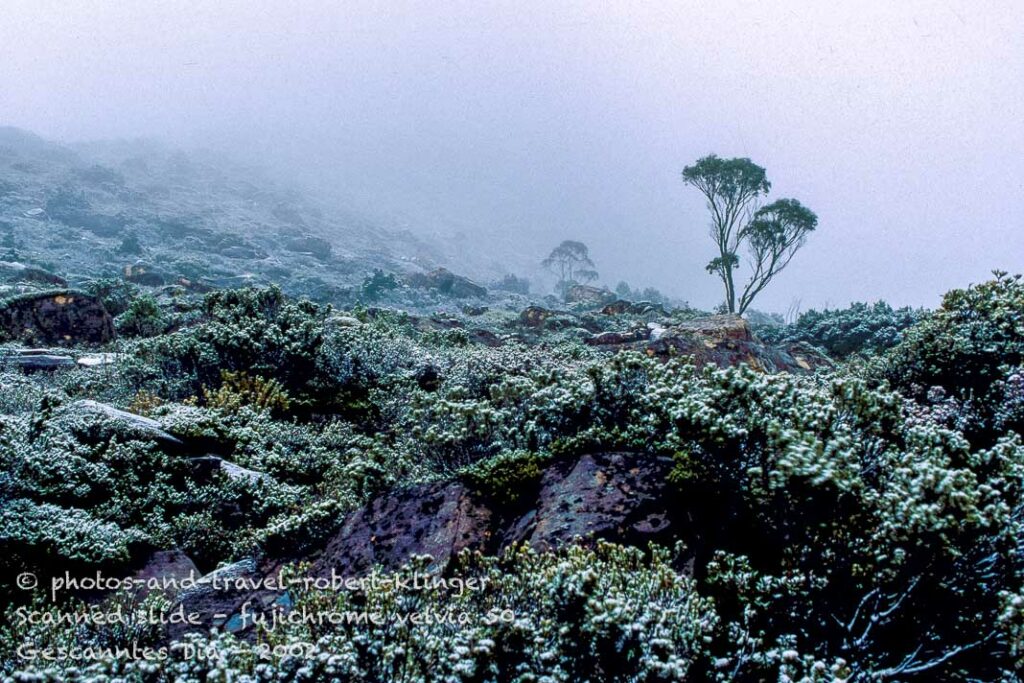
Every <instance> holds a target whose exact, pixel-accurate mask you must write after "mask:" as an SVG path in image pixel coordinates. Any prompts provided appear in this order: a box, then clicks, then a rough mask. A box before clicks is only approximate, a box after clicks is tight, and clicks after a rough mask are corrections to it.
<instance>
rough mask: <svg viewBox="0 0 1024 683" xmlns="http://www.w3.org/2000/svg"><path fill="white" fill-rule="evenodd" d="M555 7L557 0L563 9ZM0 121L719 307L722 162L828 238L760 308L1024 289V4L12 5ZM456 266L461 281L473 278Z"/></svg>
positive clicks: (912, 300) (4, 44)
mask: <svg viewBox="0 0 1024 683" xmlns="http://www.w3.org/2000/svg"><path fill="white" fill-rule="evenodd" d="M556 4H557V6H556ZM2 13H3V16H2V18H0V125H3V124H6V125H14V126H19V127H22V128H26V129H29V130H32V131H35V132H37V133H39V134H40V135H43V136H45V137H50V138H53V139H57V140H60V141H66V142H72V141H80V140H89V139H96V138H122V137H129V138H132V137H153V138H158V139H161V140H165V141H168V142H169V143H171V144H175V145H181V146H184V147H212V148H214V149H219V150H222V151H225V152H228V153H230V154H232V155H235V156H238V157H241V158H244V159H246V160H248V161H250V162H254V163H258V164H260V165H262V166H266V167H267V168H268V169H270V170H271V171H272V172H273V173H274V174H276V175H278V176H280V177H282V178H285V179H287V180H288V181H289V182H293V183H296V184H298V185H301V186H304V187H307V188H310V189H311V190H312V191H315V192H320V193H325V194H329V195H330V196H332V197H334V198H336V200H337V201H338V203H339V204H340V205H344V206H347V207H352V208H354V209H356V210H358V211H361V212H363V213H365V214H366V215H371V216H374V217H375V218H376V219H377V220H379V221H380V222H381V223H382V224H386V225H389V226H397V227H404V228H409V229H411V230H413V231H415V232H417V233H421V234H424V235H438V236H442V237H451V236H453V235H458V234H460V233H461V234H462V235H463V236H464V239H465V240H466V249H467V250H472V251H473V252H474V254H475V258H479V259H483V260H487V261H491V262H497V263H501V264H506V265H507V267H508V268H509V269H511V270H515V271H517V272H525V271H526V270H527V269H528V268H532V267H534V264H535V263H536V262H537V261H539V260H540V259H541V258H542V257H543V256H544V255H545V254H546V252H547V251H549V250H550V248H551V247H552V246H554V245H555V244H557V242H558V241H560V240H562V239H566V238H572V239H579V240H583V241H585V242H586V243H587V244H588V245H589V246H590V248H591V253H592V257H593V259H594V261H595V262H596V264H597V268H598V270H599V271H600V273H601V276H602V281H603V282H604V283H605V284H607V285H609V286H612V287H614V286H615V284H616V282H618V281H619V280H622V279H625V280H628V281H629V282H630V284H632V285H634V286H655V287H658V288H659V289H662V290H663V291H665V292H666V293H669V294H672V295H675V296H678V297H681V298H684V299H688V300H689V301H690V302H691V303H693V304H694V305H698V306H704V307H710V306H713V305H715V304H716V303H717V302H718V301H720V300H721V293H720V285H719V284H718V283H717V281H716V280H715V279H714V278H713V277H712V276H710V275H708V274H707V273H705V271H704V265H705V264H706V263H707V262H708V260H709V259H710V258H711V257H712V256H713V255H714V253H713V249H712V245H711V242H710V240H709V238H708V237H707V223H708V217H707V212H706V210H705V208H704V206H703V203H702V201H701V198H700V196H699V195H698V194H697V193H696V191H694V190H692V189H690V188H687V187H685V186H684V185H683V184H682V182H681V180H680V171H681V169H682V168H683V166H685V165H687V164H690V163H692V162H693V161H695V160H696V159H697V158H698V157H700V156H703V155H705V154H708V153H711V152H714V153H717V154H719V155H720V156H745V157H750V158H751V159H753V160H754V161H755V162H757V163H759V164H761V165H763V166H765V167H766V168H767V169H768V173H769V178H770V179H771V181H772V183H773V192H772V195H771V197H772V198H777V197H787V196H792V197H796V198H798V199H800V201H801V202H803V203H804V204H806V205H808V206H809V207H811V208H812V209H813V210H814V211H815V212H816V213H817V214H818V216H819V221H820V222H819V227H818V230H817V231H816V232H815V233H814V234H813V235H811V237H810V239H809V241H808V244H807V246H806V248H805V249H804V251H803V252H801V253H800V254H799V255H798V256H797V257H796V259H795V260H794V261H793V263H792V264H791V265H790V266H789V269H788V270H786V271H785V272H784V273H783V274H782V275H781V276H780V277H779V278H778V280H777V281H776V282H775V283H773V285H772V286H771V287H769V288H768V289H767V290H766V291H765V292H764V293H763V294H762V295H761V297H760V298H759V299H758V301H757V303H756V304H755V308H760V309H763V310H774V311H783V310H785V309H786V308H787V307H789V306H790V305H791V303H793V302H794V301H797V300H799V301H800V302H801V305H802V307H803V308H804V309H807V308H810V307H820V306H823V305H826V304H830V305H833V306H835V305H844V304H846V303H847V302H849V301H851V300H876V299H879V298H881V299H886V300H888V301H890V302H891V303H894V304H901V305H902V304H913V305H928V306H933V305H935V304H936V303H937V302H938V299H939V296H940V294H941V293H942V292H943V291H945V290H947V289H949V288H952V287H955V286H963V285H966V284H968V283H970V282H976V281H979V280H981V279H984V278H985V276H986V275H987V273H988V272H989V271H990V270H992V269H995V268H1000V269H1005V270H1009V271H1015V272H1019V271H1024V229H1022V228H1024V225H1022V220H1021V219H1022V216H1024V180H1022V177H1024V173H1022V172H1024V125H1022V124H1021V121H1022V120H1024V44H1022V43H1021V41H1020V39H1019V36H1020V31H1021V29H1022V28H1024V12H1022V9H1021V8H1020V6H1019V5H1018V4H1017V3H1015V2H1013V1H1012V0H1009V1H1006V2H985V3H978V2H900V3H892V2H857V3H845V6H841V5H840V4H837V3H820V2H806V3H804V2H776V3H753V2H751V3H738V2H722V1H721V0H712V1H709V2H696V1H693V0H686V1H684V2H671V3H669V2H664V3H649V4H647V3H640V2H632V1H631V2H590V3H550V2H546V1H538V0H520V1H519V2H515V3H511V2H510V3H477V2H465V3H450V2H437V1H434V2H429V3H397V2H394V3H373V2H351V1H348V2H336V1H330V2H329V1H313V0H303V1H296V2H290V3H281V2H267V1H258V2H254V1H251V0H250V1H237V2H224V1H219V2H197V1H195V0H193V1H188V2H186V1H183V0H173V1H167V2H161V3H145V2H125V1H124V0H120V1H117V0H109V1H101V0H97V1H93V2H87V1H85V0H67V1H65V2H60V3H47V2H40V1H39V0H13V1H12V0H5V2H4V6H3V12H2ZM453 267H454V269H457V267H458V264H453Z"/></svg>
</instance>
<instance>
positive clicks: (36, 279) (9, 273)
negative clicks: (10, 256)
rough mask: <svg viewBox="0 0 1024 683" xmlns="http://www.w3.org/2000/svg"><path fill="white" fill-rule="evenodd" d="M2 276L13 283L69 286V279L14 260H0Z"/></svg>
mask: <svg viewBox="0 0 1024 683" xmlns="http://www.w3.org/2000/svg"><path fill="white" fill-rule="evenodd" d="M0 278H3V280H4V282H11V283H18V282H27V283H31V284H41V285H49V286H52V287H67V286H68V282H67V280H65V279H64V278H62V277H60V276H59V275H54V274H53V273H51V272H49V271H46V270H43V269H42V268H35V267H33V266H26V265H25V264H24V263H16V262H13V261H0Z"/></svg>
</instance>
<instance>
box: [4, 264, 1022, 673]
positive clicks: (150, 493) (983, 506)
mask: <svg viewBox="0 0 1024 683" xmlns="http://www.w3.org/2000/svg"><path fill="white" fill-rule="evenodd" d="M108 295H109V296H111V297H115V296H117V293H116V292H114V291H111V292H109V293H108ZM125 297H126V298H125V299H124V301H123V302H122V303H121V304H120V305H119V308H120V310H121V313H120V315H119V316H118V328H119V330H120V331H121V334H122V339H121V341H119V342H118V344H119V348H118V349H117V350H118V352H119V353H121V354H123V355H122V356H121V358H120V360H119V362H117V363H115V364H113V365H103V366H98V367H93V368H86V369H81V368H79V369H73V370H68V371H59V372H56V373H52V374H42V373H38V374H33V375H23V374H21V373H19V372H17V371H15V370H13V369H9V370H6V371H4V372H3V374H2V375H0V384H2V388H0V573H2V574H3V575H4V576H11V577H13V576H15V575H17V574H18V573H20V572H23V571H32V572H35V573H37V574H39V575H40V576H44V577H45V576H49V575H50V574H52V573H54V572H58V571H59V572H63V571H64V570H65V569H70V570H71V571H91V570H94V569H96V568H108V569H111V570H114V569H116V568H117V567H120V566H124V565H125V564H126V563H128V562H129V561H130V560H131V559H132V558H137V557H139V556H141V555H143V554H145V553H146V552H147V550H148V549H152V548H178V549H181V550H183V551H184V552H186V553H187V554H188V555H189V556H190V557H191V558H192V559H193V560H194V561H195V562H196V563H197V565H198V566H199V567H200V569H202V570H203V571H208V570H211V569H213V568H215V567H217V566H218V565H219V564H222V563H225V562H230V561H235V560H239V559H244V558H249V557H271V556H274V557H284V558H297V557H304V556H305V555H306V554H308V552H309V551H311V550H313V549H315V548H316V547H318V545H319V544H321V543H322V542H323V540H324V539H325V538H327V537H328V536H329V535H330V534H331V533H332V532H333V531H334V530H335V529H336V528H337V527H338V526H339V524H340V523H341V521H342V520H343V519H344V516H345V513H346V512H348V511H351V510H353V509H355V508H356V507H358V506H359V505H360V504H362V503H363V502H365V501H367V500H370V499H373V498H374V497H376V496H379V495H381V494H383V493H384V492H385V491H388V490H391V489H393V488H395V487H402V486H407V485H409V484H410V483H412V482H417V481H441V480H448V479H457V480H460V481H464V482H466V483H467V485H468V486H470V487H471V488H472V489H473V490H474V491H476V492H478V493H479V494H480V495H482V496H485V497H487V498H488V499H490V500H493V501H495V502H496V504H497V505H504V506H509V505H515V504H516V498H517V496H518V494H519V492H520V491H522V490H524V488H526V487H528V486H531V485H533V484H534V483H535V482H536V481H537V480H538V479H539V477H540V476H541V473H542V472H543V470H544V468H545V467H548V466H549V465H550V464H551V463H555V462H559V461H560V460H565V459H571V458H574V457H577V456H579V455H580V454H583V453H590V452H597V451H607V450H622V451H629V452H635V453H643V454H645V456H646V457H650V458H651V459H652V462H653V460H654V459H655V458H659V457H661V458H670V459H671V461H672V463H673V464H672V467H671V470H670V472H669V474H668V475H667V478H666V482H665V486H666V488H665V495H666V496H671V497H672V500H673V501H676V502H675V503H674V505H676V506H677V507H678V508H679V514H680V515H684V516H686V517H687V518H688V519H689V520H690V527H689V528H688V530H687V535H685V536H684V537H680V538H679V539H678V541H679V545H678V546H677V547H672V548H639V549H631V548H626V547H620V546H614V545H610V544H605V543H599V544H597V545H594V546H589V547H567V548H563V549H560V550H558V551H556V552H553V553H548V552H539V551H537V550H531V549H528V548H513V549H510V550H509V551H507V552H506V553H504V554H503V555H501V556H499V557H481V556H479V555H466V556H464V557H463V558H462V560H461V564H460V566H458V567H450V568H449V569H448V570H447V572H448V573H450V574H461V575H467V576H478V577H489V579H490V581H489V582H488V588H487V590H485V591H482V592H475V593H465V594H456V593H454V592H453V591H451V590H450V589H443V588H437V589H436V590H431V591H427V592H416V593H411V592H410V593H403V592H402V591H393V590H388V589H377V590H373V589H367V590H365V591H362V592H358V593H350V594H343V595H336V596H332V597H331V598H330V599H332V600H336V601H339V603H338V604H335V605H333V608H335V609H341V608H343V607H346V606H349V607H352V606H359V608H360V609H362V608H364V607H365V606H367V605H372V606H375V608H377V609H379V611H381V612H382V613H384V614H386V615H388V617H387V619H386V620H385V622H386V623H385V624H384V625H367V624H361V625H351V624H346V625H342V626H338V627H332V628H322V627H320V628H313V627H310V626H308V625H300V626H292V627H289V628H287V629H284V630H278V631H276V632H274V633H273V634H266V635H265V637H264V638H265V639H264V642H265V643H271V644H281V643H288V642H300V641H301V642H310V643H313V644H315V652H313V653H312V655H313V656H312V657H308V656H305V655H308V654H310V653H304V656H281V657H275V658H272V659H270V660H267V661H262V660H260V659H259V658H257V657H255V656H254V650H253V648H254V647H256V646H255V645H254V644H252V643H250V642H247V641H244V640H239V639H237V638H236V637H235V636H232V635H225V634H223V633H217V634H208V635H206V636H201V637H196V638H197V639H198V640H197V642H198V641H203V642H207V643H208V644H210V645H212V647H214V648H215V649H216V650H217V651H218V652H219V653H220V654H221V656H222V659H220V660H219V661H215V662H210V661H199V660H195V659H187V658H180V659H178V660H174V661H172V662H167V663H163V664H159V665H157V664H149V663H143V662H125V661H115V660H104V661H100V662H98V663H92V664H81V663H75V662H59V663H51V664H43V663H36V664H34V665H32V666H28V667H26V665H25V664H24V662H21V661H20V660H19V659H18V657H17V655H16V652H17V648H18V647H19V646H21V645H23V644H24V643H26V642H28V643H31V644H32V645H33V646H34V647H37V648H42V647H46V646H58V645H59V646H65V647H67V646H70V645H73V644H75V645H78V646H81V647H85V646H93V647H111V646H114V645H117V644H123V643H127V642H130V641H136V642H144V643H157V642H160V641H161V638H163V637H164V636H163V634H162V633H161V632H159V630H158V629H151V628H146V627H144V626H143V625H136V627H135V628H119V629H115V628H102V627H91V628H86V627H74V626H64V627H44V626H40V625H26V624H19V623H16V620H15V619H14V617H13V616H12V615H13V607H14V606H15V605H21V604H24V602H25V601H26V599H28V598H27V596H26V594H25V592H24V591H17V590H15V589H14V588H13V586H12V585H11V584H10V582H7V583H6V585H5V586H3V588H2V591H3V593H0V600H3V601H5V602H8V603H10V606H11V608H12V609H11V610H8V611H5V615H7V616H5V622H4V623H3V625H2V629H0V653H2V662H3V663H2V664H0V667H2V668H0V670H2V672H3V674H4V675H9V676H15V677H16V678H22V679H24V680H68V679H72V678H75V677H82V678H89V677H92V678H93V679H95V680H115V679H116V680H138V681H144V680H145V681H149V680H197V681H199V680H228V679H229V678H230V677H231V676H237V675H243V674H244V675H247V676H250V677H251V678H250V679H247V680H271V679H274V680H353V681H358V680H364V681H379V680H465V681H487V680H521V681H529V680H535V681H540V680H548V681H550V680H563V681H576V680H592V681H598V680H606V681H613V680H615V681H618V680H634V681H652V680H708V681H762V680H789V681H868V680H893V681H915V680H919V681H935V680H944V681H964V682H966V681H997V680H1001V681H1012V680H1017V678H1016V676H1017V674H1016V671H1017V666H1018V664H1024V660H1021V659H1020V658H1021V656H1022V653H1024V649H1022V648H1024V581H1022V578H1024V566H1022V565H1021V562H1020V559H1019V557H1020V554H1019V547H1020V544H1021V541H1022V539H1024V529H1022V527H1021V522H1022V519H1021V514H1022V510H1024V444H1022V442H1021V439H1020V437H1019V434H1020V432H1021V429H1022V426H1024V366H1022V364H1024V284H1022V282H1021V280H1020V279H1019V278H1017V277H1011V276H1008V275H1005V274H1001V273H1000V274H997V276H996V278H995V279H994V280H992V281H990V282H987V283H983V284H981V285H978V286H974V287H970V288H968V289H964V290H957V291H953V292H950V293H949V294H948V295H947V296H946V297H945V299H944V302H943V305H942V306H941V307H940V308H939V309H938V310H937V311H935V312H933V313H932V314H930V315H927V316H925V315H923V314H921V313H918V312H915V311H908V310H901V311H893V310H892V309H891V308H889V307H887V306H885V305H884V304H878V305H874V306H864V305H858V306H854V307H852V308H850V309H847V310H845V311H833V312H825V313H809V314H805V316H803V317H802V318H801V319H800V320H799V321H798V322H797V323H796V324H795V325H793V326H790V327H787V328H784V329H780V330H777V331H775V332H774V334H777V335H779V339H792V340H801V341H810V342H812V343H815V344H817V345H820V346H823V347H825V348H826V349H828V350H830V351H832V352H833V353H835V354H836V355H837V356H845V355H848V354H854V353H856V354H859V356H860V357H858V358H857V360H856V361H855V362H853V363H850V364H848V365H845V366H844V365H841V366H839V367H838V368H837V369H836V370H835V371H834V372H830V373H819V374H816V375H806V376H795V375H788V374H778V375H767V374H762V373H759V372H756V371H755V370H753V369H751V368H748V367H745V366H744V367H738V368H731V369H724V370H723V369H717V368H710V367H709V368H704V369H698V368H696V367H695V366H694V365H693V364H692V363H691V362H690V361H689V360H688V359H687V358H686V357H678V358H674V359H671V360H669V361H668V362H659V361H657V360H655V359H653V358H650V357H648V356H646V355H644V354H640V353H635V352H631V351H625V352H621V353H617V354H614V355H612V354H608V353H606V352H603V351H598V350H596V349H594V348H593V347H590V346H585V345H583V344H581V343H579V342H578V341H576V339H575V338H574V336H573V335H572V334H567V333H561V332H550V333H545V334H544V335H542V336H541V338H540V339H539V340H533V341H527V340H523V339H517V338H516V337H515V336H514V335H512V336H507V338H506V339H505V343H503V344H502V345H500V346H488V345H484V344H480V343H476V342H474V341H473V340H472V339H471V338H470V337H469V335H468V334H467V331H466V330H464V329H458V328H456V329H443V330H424V329H422V327H421V326H417V325H416V324H415V320H414V319H412V318H410V317H409V316H408V315H405V314H401V313H394V312H387V311H379V310H366V309H358V310H355V311H352V312H350V313H339V312H337V311H335V310H333V309H332V308H331V307H330V306H326V305H323V304H317V303H312V302H309V301H305V300H292V299H289V298H287V297H285V296H284V295H282V294H281V292H280V291H278V290H276V289H273V288H269V289H240V290H227V291H218V292H214V293H211V294H208V295H206V296H205V297H202V298H201V299H180V300H175V301H174V302H173V304H163V303H162V304H161V305H156V304H155V303H154V302H153V301H151V300H147V299H146V298H145V295H139V294H138V293H131V292H129V293H128V294H126V295H125ZM489 320H491V323H490V324H492V326H493V327H494V329H495V330H497V331H498V332H502V331H503V330H504V331H507V329H506V328H503V327H502V326H503V325H505V324H506V323H504V322H501V320H500V319H499V318H497V317H495V318H491V319H489ZM82 399H93V400H97V401H102V402H104V403H109V404H112V405H114V406H117V407H119V408H122V409H126V410H129V411H131V412H133V413H135V414H139V415H145V416H148V417H151V418H153V419H154V420H156V421H157V422H158V423H159V426H160V427H161V428H162V429H165V430H167V431H168V432H170V433H172V434H175V435H178V436H180V437H181V438H182V439H191V440H193V442H196V443H201V444H203V447H204V448H206V449H208V451H209V452H210V453H215V454H218V455H220V456H223V457H225V458H229V459H230V460H231V461H232V462H234V463H235V464H237V465H239V466H241V467H244V468H247V469H248V470H251V471H252V472H255V473H260V474H261V475H265V476H249V477H230V476H227V474H225V473H224V472H215V473H213V474H211V475H210V476H207V477H197V476H195V474H194V472H192V470H190V467H191V466H192V465H191V464H190V462H189V461H188V460H187V459H183V458H181V457H179V456H178V455H176V454H175V453H174V452H173V449H171V448H163V447H159V444H155V442H154V439H156V438H158V437H156V436H154V432H151V431H146V429H144V428H142V427H139V426H137V425H132V424H127V423H124V422H118V421H117V420H114V421H111V420H107V419H103V417H102V416H97V414H96V413H94V412H90V411H88V410H83V409H82V403H81V402H80V401H81V400H82ZM426 562H427V560H424V559H420V558H410V565H409V566H408V567H407V568H406V569H405V570H403V571H405V572H414V571H416V570H417V569H422V568H423V567H425V566H426V564H424V563H426ZM152 599H155V598H152ZM294 599H295V604H296V605H297V606H302V605H316V604H319V603H322V601H324V600H326V599H328V598H327V597H325V596H324V595H323V594H318V593H309V594H297V595H295V596H294ZM41 607H43V608H46V609H51V610H58V609H59V610H63V611H67V610H68V609H72V607H73V605H69V604H61V605H51V604H49V603H41ZM425 608H431V609H436V610H444V609H451V610H457V611H461V612H463V613H467V614H470V615H472V616H473V618H472V619H471V620H470V621H469V623H466V624H442V623H423V624H416V625H409V624H405V625H402V624H401V622H400V621H399V620H398V616H399V615H401V614H403V613H406V612H408V611H409V610H412V609H425ZM504 610H509V611H510V613H513V614H514V618H510V619H502V618H500V616H497V615H500V614H503V613H504V612H503V611H504ZM26 668H28V669H30V670H31V671H30V672H27V673H21V674H18V673H16V671H18V670H22V669H26ZM231 672H234V673H231Z"/></svg>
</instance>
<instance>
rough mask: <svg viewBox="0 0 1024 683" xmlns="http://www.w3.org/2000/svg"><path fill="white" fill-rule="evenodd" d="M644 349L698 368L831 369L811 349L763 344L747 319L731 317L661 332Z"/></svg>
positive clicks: (686, 323)
mask: <svg viewBox="0 0 1024 683" xmlns="http://www.w3.org/2000/svg"><path fill="white" fill-rule="evenodd" d="M643 349H644V351H646V353H647V354H648V355H650V356H654V357H657V358H662V359H666V360H667V359H668V358H671V357H674V356H688V357H690V358H691V359H692V360H693V362H694V363H695V364H696V365H697V366H698V367H703V366H705V365H717V366H718V367H720V368H727V367H735V366H738V365H748V366H750V367H752V368H754V369H755V370H758V371H759V372H768V373H776V372H791V373H794V374H803V373H807V372H813V371H815V370H817V369H819V368H822V367H832V362H831V361H830V360H829V359H828V358H827V357H825V356H824V355H823V354H821V353H818V352H817V351H815V350H813V349H811V348H809V347H805V346H798V345H789V346H788V347H775V346H767V345H765V344H762V343H761V342H760V341H759V340H758V339H757V338H756V337H754V336H753V335H752V334H751V332H750V327H749V326H748V325H747V322H746V321H745V320H743V319H742V318H740V317H739V316H729V315H720V316H713V317H710V318H701V319H697V320H691V321H687V322H685V323H681V324H679V325H675V326H673V327H670V328H668V329H665V330H663V331H659V334H658V336H657V338H653V337H652V340H651V341H649V342H647V343H646V344H644V345H643ZM792 351H796V353H797V356H799V358H798V357H797V356H794V355H793V353H792Z"/></svg>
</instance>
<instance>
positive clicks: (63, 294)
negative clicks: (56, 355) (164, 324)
mask: <svg viewBox="0 0 1024 683" xmlns="http://www.w3.org/2000/svg"><path fill="white" fill-rule="evenodd" d="M0 336H3V337H6V338H7V339H13V340H17V341H21V342H26V343H30V344H56V345H75V344H105V343H107V342H110V341H112V340H113V339H114V319H113V318H112V317H111V315H110V313H108V312H107V310H106V309H105V308H104V307H103V304H102V303H101V302H100V300H99V299H97V298H95V297H93V296H90V295H88V294H85V293H83V292H78V291H74V290H57V291H49V292H40V293H37V294H22V295H20V296H16V297H12V298H9V299H4V300H2V301H0Z"/></svg>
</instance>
